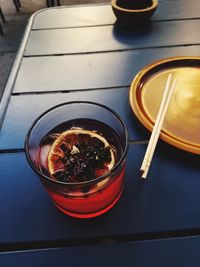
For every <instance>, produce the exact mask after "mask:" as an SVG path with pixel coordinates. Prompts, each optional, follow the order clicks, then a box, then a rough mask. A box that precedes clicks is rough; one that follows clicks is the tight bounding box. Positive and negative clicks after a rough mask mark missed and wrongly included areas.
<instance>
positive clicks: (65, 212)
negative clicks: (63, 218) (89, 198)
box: [53, 188, 123, 219]
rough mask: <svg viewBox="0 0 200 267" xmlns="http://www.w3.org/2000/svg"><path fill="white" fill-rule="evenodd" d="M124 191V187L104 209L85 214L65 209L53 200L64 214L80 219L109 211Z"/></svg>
mask: <svg viewBox="0 0 200 267" xmlns="http://www.w3.org/2000/svg"><path fill="white" fill-rule="evenodd" d="M122 191H123V188H122V190H121V191H120V193H119V195H118V196H117V197H116V198H115V200H114V201H113V202H112V203H111V204H110V205H109V206H107V207H106V208H104V209H103V210H99V211H96V212H93V213H88V214H87V213H85V214H83V213H73V212H71V211H68V210H65V209H63V208H62V207H60V206H59V205H58V204H57V203H55V202H53V203H54V205H55V206H56V207H57V208H58V209H59V210H60V211H62V212H63V213H64V214H67V215H69V216H72V217H74V218H80V219H88V218H94V217H97V216H99V215H102V214H104V213H106V212H107V211H109V210H110V209H111V208H112V207H113V206H114V205H115V204H116V203H117V201H118V200H119V198H120V196H121V194H122Z"/></svg>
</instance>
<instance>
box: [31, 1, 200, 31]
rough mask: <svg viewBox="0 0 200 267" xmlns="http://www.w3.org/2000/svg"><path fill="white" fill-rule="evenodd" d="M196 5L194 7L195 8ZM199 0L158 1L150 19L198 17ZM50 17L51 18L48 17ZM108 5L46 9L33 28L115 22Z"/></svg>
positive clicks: (37, 17)
mask: <svg viewBox="0 0 200 267" xmlns="http://www.w3.org/2000/svg"><path fill="white" fill-rule="evenodd" d="M195 7H196V8H195ZM198 7H199V0H193V1H192V3H191V2H190V1H188V0H181V1H170V0H168V1H159V5H158V8H157V10H156V12H155V14H154V15H153V17H152V21H157V20H173V19H191V18H200V9H199V8H198ZM49 17H51V19H49ZM115 21H116V18H115V16H114V14H113V11H112V8H111V6H110V5H103V6H102V5H96V6H94V5H92V6H82V7H65V8H62V9H60V8H54V9H46V10H43V11H41V12H40V13H39V14H37V15H36V17H35V19H34V23H33V27H32V28H33V29H34V30H35V29H50V28H51V29H54V28H67V27H83V26H84V27H87V26H97V25H105V24H113V23H115Z"/></svg>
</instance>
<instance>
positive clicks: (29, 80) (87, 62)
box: [14, 46, 200, 93]
mask: <svg viewBox="0 0 200 267" xmlns="http://www.w3.org/2000/svg"><path fill="white" fill-rule="evenodd" d="M199 54H200V46H187V47H184V46H180V47H167V48H157V49H146V50H137V51H123V52H111V53H100V54H98V53H97V54H84V55H68V56H57V57H31V58H24V59H23V60H22V64H21V67H20V71H19V73H18V76H17V79H16V82H15V86H14V92H15V93H23V92H29V93H30V92H46V91H71V90H77V89H94V88H95V89H96V88H106V87H117V86H129V85H130V83H131V81H132V80H133V78H134V76H135V75H136V74H137V72H138V71H140V70H141V69H142V68H143V67H145V66H146V65H148V64H150V63H152V62H154V61H156V60H160V59H162V58H165V57H172V56H192V55H193V56H198V55H199Z"/></svg>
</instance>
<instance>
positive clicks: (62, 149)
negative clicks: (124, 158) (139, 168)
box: [48, 128, 116, 183]
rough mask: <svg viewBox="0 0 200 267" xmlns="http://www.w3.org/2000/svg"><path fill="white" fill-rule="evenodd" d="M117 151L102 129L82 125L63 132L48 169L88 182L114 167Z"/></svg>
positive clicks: (65, 177)
mask: <svg viewBox="0 0 200 267" xmlns="http://www.w3.org/2000/svg"><path fill="white" fill-rule="evenodd" d="M115 154H116V151H115V149H114V148H113V147H112V146H111V145H110V144H109V143H108V141H107V140H106V139H105V138H104V137H103V136H102V135H100V134H99V133H97V132H95V131H91V130H85V129H82V128H71V129H70V130H67V131H64V132H62V133H61V134H60V135H59V136H58V137H57V138H56V139H55V141H54V142H53V144H52V146H51V148H50V150H49V153H48V170H49V173H50V175H51V177H53V178H54V179H56V180H59V181H62V182H69V183H75V182H84V181H90V180H92V179H95V178H97V177H100V176H102V175H104V174H105V173H107V172H108V171H109V170H111V169H112V168H113V166H114V165H115V163H116V155H115Z"/></svg>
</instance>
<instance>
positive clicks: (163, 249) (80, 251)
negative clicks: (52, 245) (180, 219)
mask: <svg viewBox="0 0 200 267" xmlns="http://www.w3.org/2000/svg"><path fill="white" fill-rule="evenodd" d="M199 246H200V238H199V237H189V238H177V239H168V240H154V241H146V242H130V243H124V244H112V243H111V244H109V243H108V244H106V243H105V244H104V245H99V246H87V247H83V246H82V247H66V248H60V249H48V250H36V251H22V252H19V251H18V252H14V253H13V252H12V253H5V254H1V255H0V265H1V266H3V267H11V266H20V267H27V266H29V267H35V266H37V267H44V266H49V267H54V266H55V265H63V263H66V264H67V266H83V267H93V266H97V267H102V266H105V267H108V266H119V267H121V266H123V265H125V266H126V267H132V266H137V267H155V266H162V267H169V266H181V267H188V266H193V267H198V266H199V265H198V263H199V261H200V256H199Z"/></svg>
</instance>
